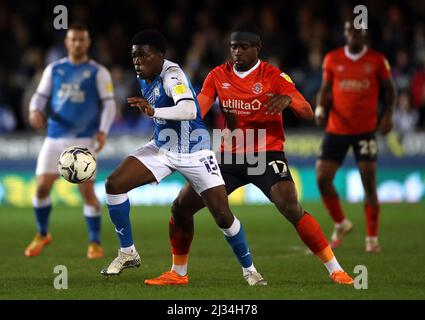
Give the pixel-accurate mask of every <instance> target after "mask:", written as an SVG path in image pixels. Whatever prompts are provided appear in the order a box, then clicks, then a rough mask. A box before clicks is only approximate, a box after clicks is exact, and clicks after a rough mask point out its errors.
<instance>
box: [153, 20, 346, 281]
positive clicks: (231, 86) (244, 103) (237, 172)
mask: <svg viewBox="0 0 425 320" xmlns="http://www.w3.org/2000/svg"><path fill="white" fill-rule="evenodd" d="M260 49H261V40H260V36H259V33H258V30H257V29H256V27H255V26H251V25H242V26H240V27H238V28H236V29H234V31H233V32H232V33H231V39H230V53H231V57H232V62H228V63H225V64H223V65H221V66H218V67H216V68H215V69H213V70H212V71H211V72H210V73H209V74H208V76H207V78H206V79H205V81H204V84H203V87H202V91H201V93H200V94H199V95H198V101H199V104H200V108H201V112H202V115H203V116H204V115H205V114H206V113H207V112H208V110H210V108H211V107H212V105H213V103H214V100H215V99H216V97H218V99H219V102H220V107H221V110H222V112H223V115H224V117H225V120H226V128H228V129H230V130H234V129H236V131H235V130H234V131H233V133H234V134H235V135H234V136H232V135H231V136H230V139H226V137H225V139H224V140H225V141H224V143H223V144H222V147H221V157H220V156H219V157H220V159H223V158H226V152H227V153H228V154H230V158H231V160H232V161H229V162H226V160H224V163H222V164H220V170H221V173H222V175H223V179H224V181H225V183H226V189H227V193H228V194H231V193H232V192H233V191H234V190H236V189H237V188H239V187H240V186H243V185H246V184H249V183H252V184H254V185H256V186H257V187H258V188H259V189H260V190H261V191H262V192H263V193H264V194H265V195H266V196H267V197H268V198H269V199H270V201H271V202H273V203H274V204H275V206H276V208H277V209H278V210H279V212H280V213H281V214H282V215H283V216H284V217H285V218H286V219H288V220H289V222H290V223H292V224H293V225H294V227H295V229H296V231H297V233H298V235H299V236H300V238H301V239H302V241H303V242H304V243H305V244H306V245H307V246H308V247H309V248H310V250H311V251H312V252H313V253H314V254H316V256H317V257H318V258H319V259H320V260H321V261H322V262H323V263H324V265H325V267H326V268H327V270H328V272H329V275H330V278H331V279H332V281H334V282H336V283H339V284H352V283H353V280H352V278H351V277H350V276H349V275H348V274H347V273H345V272H344V270H343V269H342V267H341V266H340V265H339V263H338V261H337V259H336V258H335V256H334V254H333V252H332V249H331V248H330V246H329V244H328V241H327V240H326V237H325V236H324V234H323V232H322V229H321V228H320V226H319V224H318V223H317V221H316V219H314V218H313V216H311V215H310V214H309V213H307V212H306V211H305V210H304V209H303V208H302V206H301V204H300V203H299V202H298V198H297V192H296V188H295V184H294V182H293V179H292V177H291V173H290V170H289V167H288V163H287V160H286V157H285V153H284V140H285V138H284V131H283V123H282V114H281V113H282V110H283V109H285V108H291V109H292V110H293V112H295V113H296V114H297V115H298V116H299V117H301V118H304V119H312V118H313V111H312V109H311V106H310V104H309V103H308V102H307V101H306V100H305V99H304V97H303V96H302V95H301V94H300V93H299V92H298V91H297V89H296V88H295V85H294V84H293V82H292V80H291V78H290V77H289V76H288V75H287V74H285V73H284V72H282V71H280V70H279V69H278V68H275V67H273V66H272V65H270V64H268V63H267V62H265V61H261V60H260V59H259V58H258V55H259V52H260ZM261 130H265V139H264V140H263V142H264V143H261V142H260V141H259V140H261V138H259V139H258V140H254V142H252V143H245V142H246V141H247V140H249V139H247V136H248V135H249V132H251V133H252V132H253V133H254V135H255V136H256V137H260V135H261V133H260V132H261ZM229 132H230V131H229ZM235 132H236V133H235ZM241 136H242V137H243V138H244V139H241V140H239V141H238V138H240V137H241ZM234 137H236V139H233V138H234ZM235 140H236V141H235ZM241 141H242V143H240V142H241ZM229 151H230V152H229ZM254 154H258V156H259V157H258V159H259V161H258V163H256V164H252V163H253V162H252V161H250V160H252V159H253V155H254ZM241 159H242V161H240V160H241ZM235 160H236V161H235ZM260 162H262V164H263V165H264V170H263V172H261V173H260V174H258V173H254V172H253V171H254V170H253V169H256V166H257V165H261V164H260ZM204 206H205V204H204V203H203V202H202V199H201V198H200V197H199V196H198V195H197V194H196V193H195V191H194V190H193V189H192V187H191V186H190V185H189V184H187V185H186V186H185V187H184V188H183V189H182V191H181V192H180V194H179V195H178V197H177V199H176V200H175V201H174V203H173V206H172V217H171V220H170V224H169V227H170V242H171V249H172V254H173V264H172V267H171V270H170V271H167V272H164V273H163V274H162V275H160V276H159V277H157V278H155V279H149V280H145V283H146V284H149V285H174V284H181V283H182V282H181V281H180V280H179V278H183V277H184V278H185V279H188V277H187V264H188V257H189V249H190V245H191V243H192V239H193V233H194V227H193V215H194V214H195V213H196V212H197V211H199V210H200V209H201V208H203V207H204ZM238 229H239V223H238V221H236V220H235V222H234V223H233V224H232V226H231V227H230V228H229V229H228V232H229V233H234V232H237V230H238ZM187 282H188V280H187V281H186V282H185V283H187Z"/></svg>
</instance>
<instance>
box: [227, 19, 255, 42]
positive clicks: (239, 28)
mask: <svg viewBox="0 0 425 320" xmlns="http://www.w3.org/2000/svg"><path fill="white" fill-rule="evenodd" d="M237 38H239V39H244V40H247V41H250V42H251V43H255V44H257V43H259V42H260V41H261V36H260V29H259V28H258V27H257V25H256V24H254V23H251V22H242V23H239V24H237V25H236V26H234V27H233V28H232V30H231V31H230V39H231V40H232V39H237Z"/></svg>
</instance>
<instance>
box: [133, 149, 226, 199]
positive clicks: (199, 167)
mask: <svg viewBox="0 0 425 320" xmlns="http://www.w3.org/2000/svg"><path fill="white" fill-rule="evenodd" d="M130 156H133V157H135V158H137V159H138V160H139V161H140V162H142V163H143V164H144V165H145V166H146V167H147V168H148V169H149V170H150V171H151V172H152V174H153V175H154V176H155V179H156V181H157V183H159V182H160V181H161V180H162V179H164V178H166V177H168V176H169V175H170V174H172V173H173V172H174V171H178V172H180V173H181V174H182V175H183V176H184V177H185V178H186V180H187V181H189V183H190V184H191V185H192V187H193V189H194V190H195V191H196V193H198V194H201V192H203V191H205V190H207V189H210V188H213V187H216V186H220V185H224V180H223V177H222V176H221V172H220V168H219V167H218V164H217V159H216V158H215V154H214V152H213V151H211V150H200V151H197V152H193V153H175V152H170V151H166V150H165V149H161V148H158V147H157V146H156V144H155V142H154V141H151V142H149V143H147V144H145V145H144V146H143V147H141V148H140V149H137V150H136V151H134V152H133V153H132V154H130Z"/></svg>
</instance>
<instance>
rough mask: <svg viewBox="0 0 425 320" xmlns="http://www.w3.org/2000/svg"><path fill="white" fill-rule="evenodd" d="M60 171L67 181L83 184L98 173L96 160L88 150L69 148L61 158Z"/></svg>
mask: <svg viewBox="0 0 425 320" xmlns="http://www.w3.org/2000/svg"><path fill="white" fill-rule="evenodd" d="M58 170H59V173H60V175H61V176H62V177H64V178H65V180H67V181H69V182H72V183H83V182H85V181H87V180H89V179H90V178H92V177H93V175H94V174H95V172H96V158H95V157H94V155H93V154H92V153H91V152H90V151H89V149H87V148H82V147H75V146H73V147H69V148H66V149H65V150H64V151H63V152H62V154H61V155H60V157H59V162H58Z"/></svg>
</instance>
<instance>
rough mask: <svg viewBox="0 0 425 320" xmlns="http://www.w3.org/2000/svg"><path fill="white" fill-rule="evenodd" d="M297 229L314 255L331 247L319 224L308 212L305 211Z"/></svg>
mask: <svg viewBox="0 0 425 320" xmlns="http://www.w3.org/2000/svg"><path fill="white" fill-rule="evenodd" d="M296 229H297V232H298V235H299V236H300V238H301V239H302V241H303V242H304V243H305V244H306V245H307V247H309V248H310V250H311V251H312V252H313V253H314V254H316V255H317V254H318V253H321V252H323V251H324V249H325V248H326V247H328V246H329V244H328V241H327V240H326V237H325V235H324V234H323V231H322V228H321V227H320V225H319V223H317V221H316V219H314V218H313V217H312V216H311V215H310V214H309V213H308V212H307V211H304V215H303V216H302V218H301V219H300V221H298V224H297V226H296ZM331 251H332V250H331Z"/></svg>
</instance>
